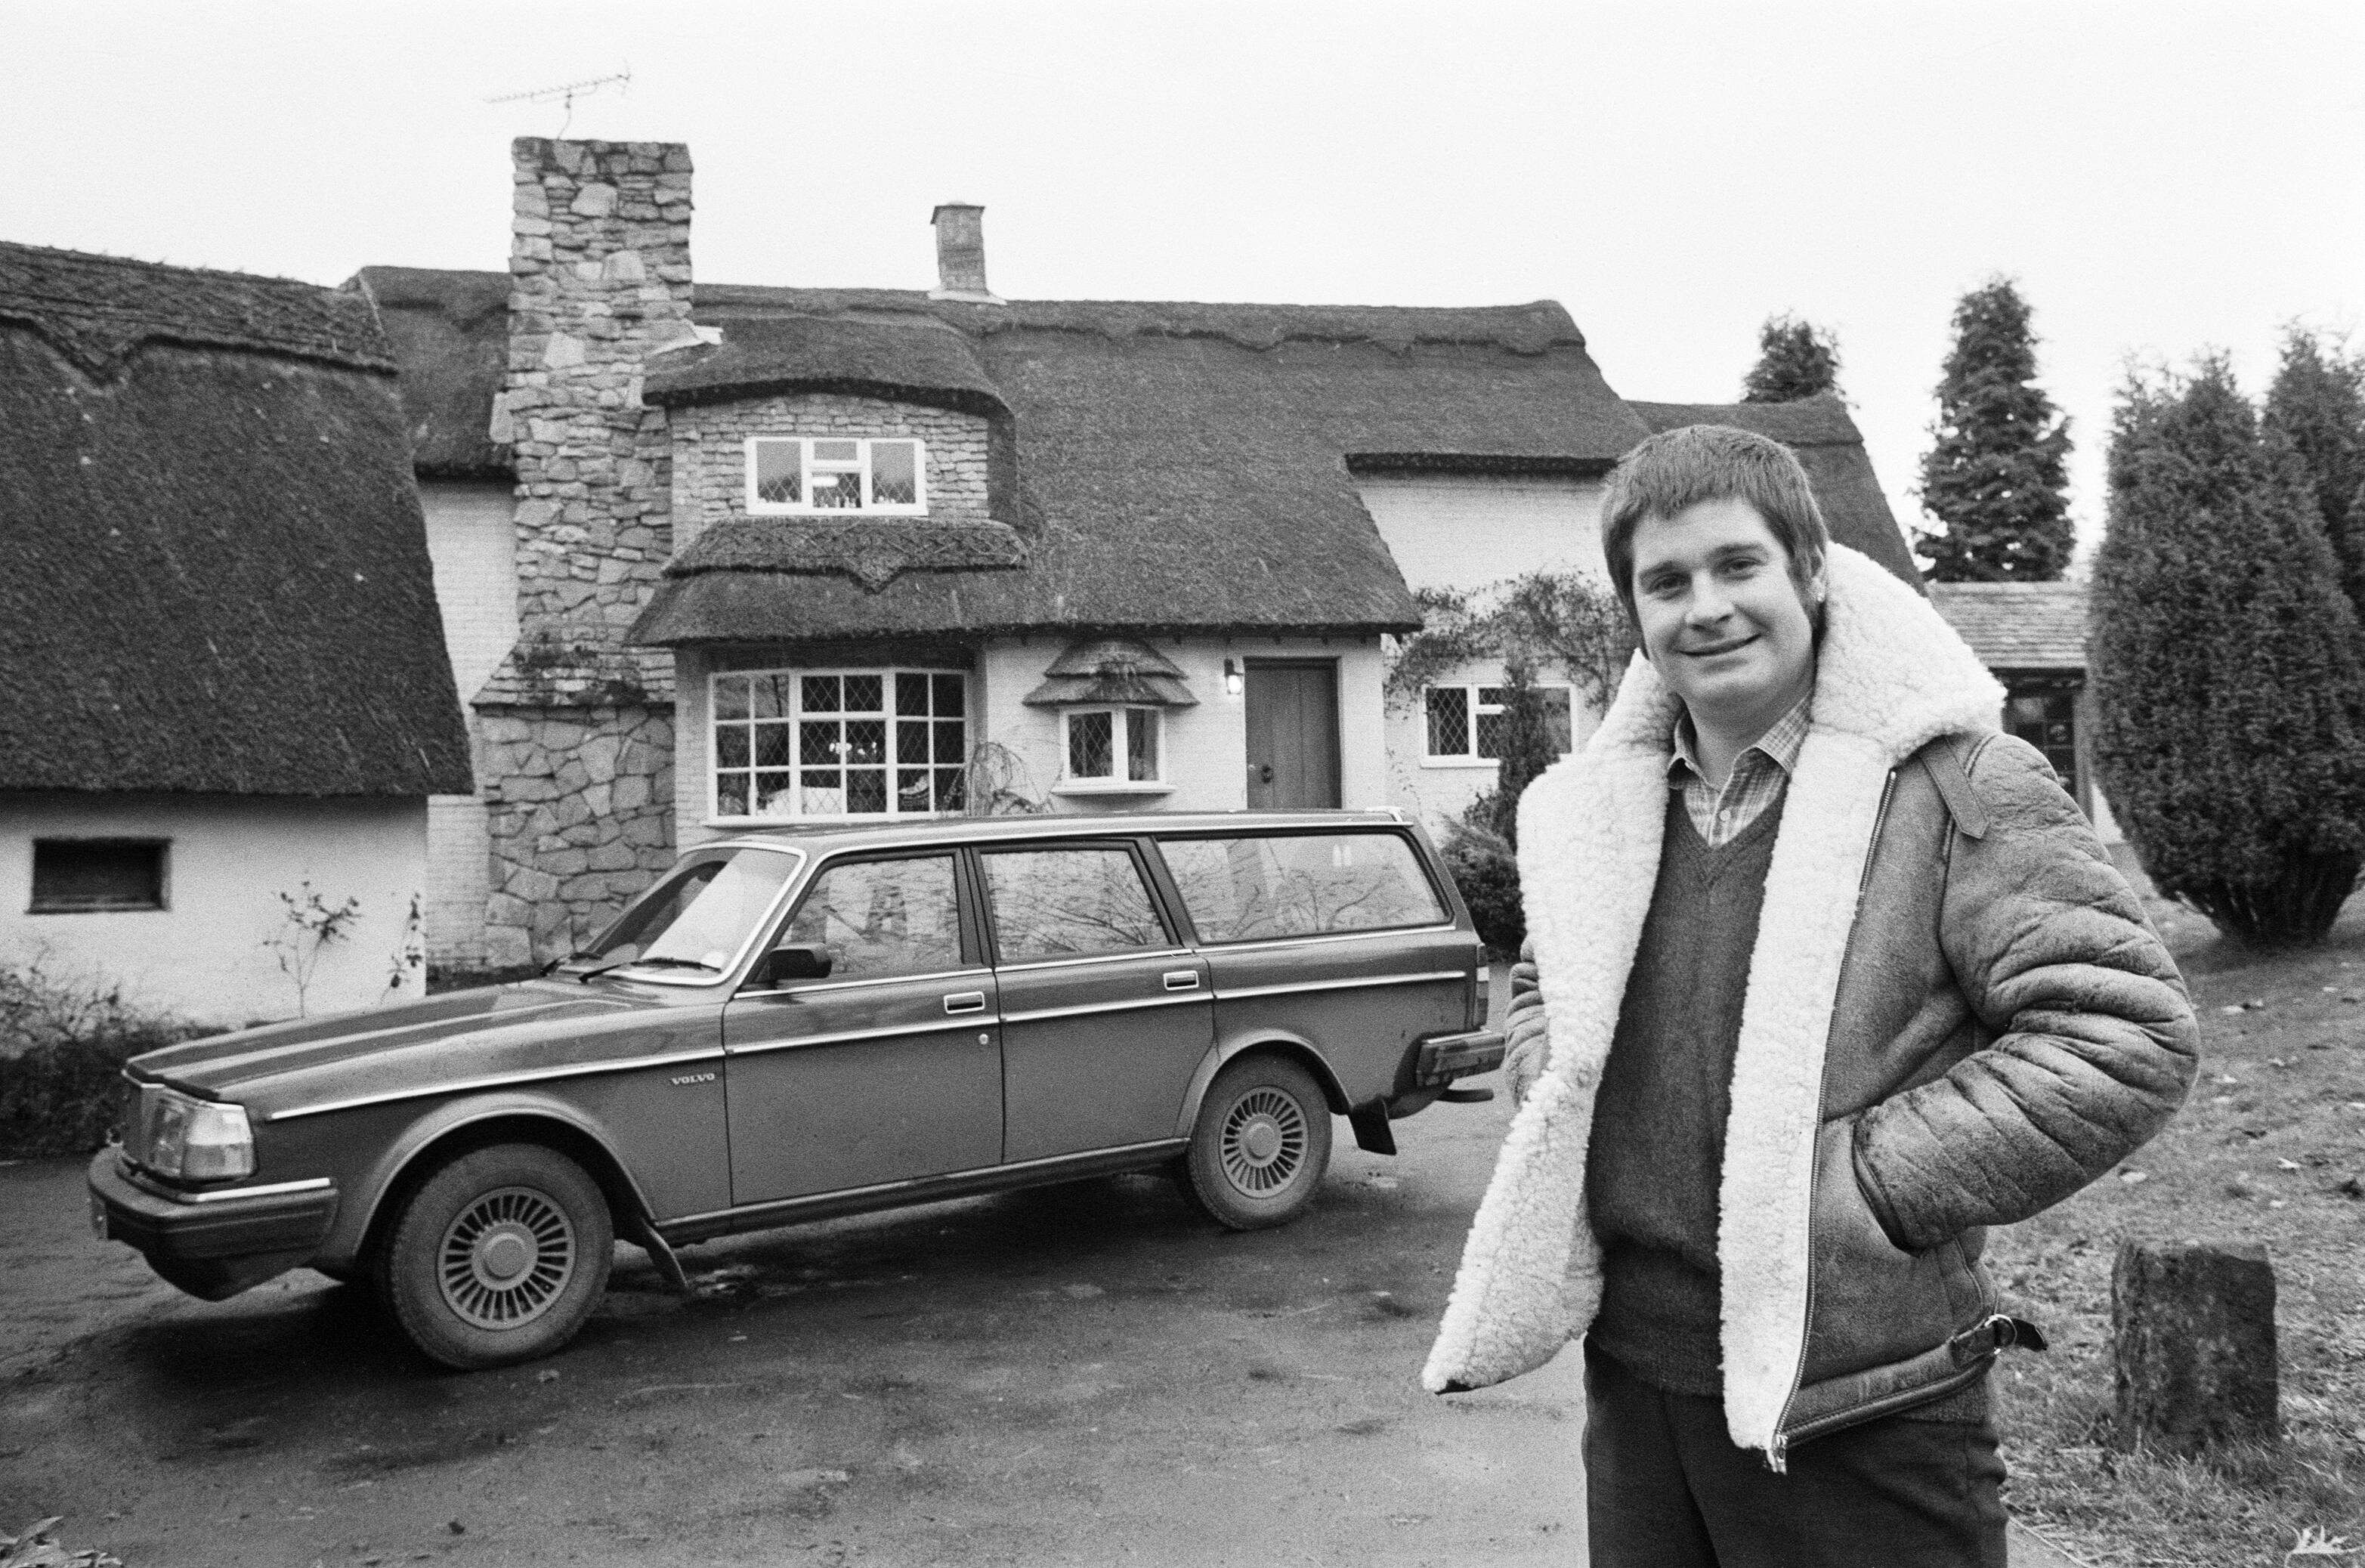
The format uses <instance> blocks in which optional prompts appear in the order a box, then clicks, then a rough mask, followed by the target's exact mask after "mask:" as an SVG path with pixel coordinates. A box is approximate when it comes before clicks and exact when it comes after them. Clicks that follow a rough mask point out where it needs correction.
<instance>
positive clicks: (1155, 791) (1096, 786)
mask: <svg viewBox="0 0 2365 1568" xmlns="http://www.w3.org/2000/svg"><path fill="white" fill-rule="evenodd" d="M1051 793H1053V794H1054V795H1171V794H1172V793H1174V786H1173V785H1171V784H1165V783H1160V782H1159V781H1158V780H1156V779H1148V780H1145V781H1143V782H1141V783H1138V784H1137V783H1134V782H1132V781H1131V780H1130V779H1125V778H1062V779H1060V780H1059V782H1058V783H1057V784H1054V785H1052V786H1051Z"/></svg>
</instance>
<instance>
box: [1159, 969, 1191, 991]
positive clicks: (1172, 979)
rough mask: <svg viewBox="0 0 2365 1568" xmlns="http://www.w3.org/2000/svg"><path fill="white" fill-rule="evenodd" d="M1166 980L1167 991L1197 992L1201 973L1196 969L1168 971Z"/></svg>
mask: <svg viewBox="0 0 2365 1568" xmlns="http://www.w3.org/2000/svg"><path fill="white" fill-rule="evenodd" d="M1164 978H1165V980H1166V989H1167V990H1169V991H1196V990H1198V989H1199V971H1198V970H1196V969H1169V970H1167V971H1166V974H1165V977H1164Z"/></svg>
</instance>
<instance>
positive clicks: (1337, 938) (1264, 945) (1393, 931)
mask: <svg viewBox="0 0 2365 1568" xmlns="http://www.w3.org/2000/svg"><path fill="white" fill-rule="evenodd" d="M1459 929H1461V928H1460V927H1459V926H1457V925H1455V924H1453V923H1452V921H1450V920H1449V921H1447V922H1445V923H1444V924H1440V925H1382V926H1377V927H1374V928H1373V929H1372V930H1370V931H1339V932H1332V933H1330V934H1328V935H1321V936H1259V937H1254V938H1251V939H1250V940H1249V941H1245V942H1209V941H1205V940H1202V941H1201V942H1200V944H1199V948H1200V951H1202V952H1206V953H1259V952H1264V951H1267V950H1269V949H1272V948H1279V947H1319V946H1328V944H1330V943H1333V942H1375V941H1378V940H1379V939H1380V938H1382V937H1386V936H1428V935H1435V934H1436V933H1438V932H1440V931H1456V930H1459Z"/></svg>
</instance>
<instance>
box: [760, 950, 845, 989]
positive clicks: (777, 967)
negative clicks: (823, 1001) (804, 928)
mask: <svg viewBox="0 0 2365 1568" xmlns="http://www.w3.org/2000/svg"><path fill="white" fill-rule="evenodd" d="M831 967H832V959H831V958H830V954H829V949H828V948H826V947H824V946H822V945H821V944H819V943H818V942H783V943H781V944H780V945H779V946H777V947H775V948H773V949H772V950H771V951H770V952H768V953H767V954H765V955H764V963H763V967H762V969H761V974H762V977H763V979H764V980H767V981H768V982H770V983H771V984H773V985H793V984H794V983H795V982H797V981H798V980H827V979H829V971H830V969H831Z"/></svg>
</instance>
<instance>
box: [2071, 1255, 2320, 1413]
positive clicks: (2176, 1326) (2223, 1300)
mask: <svg viewBox="0 0 2365 1568" xmlns="http://www.w3.org/2000/svg"><path fill="white" fill-rule="evenodd" d="M2111 1328H2112V1341H2113V1347H2112V1348H2113V1359H2114V1360H2115V1361H2116V1363H2117V1372H2118V1414H2117V1419H2116V1421H2115V1422H2114V1423H2113V1444H2114V1446H2116V1447H2119V1448H2122V1449H2134V1448H2138V1447H2141V1448H2149V1449H2157V1450H2162V1451H2165V1452H2168V1453H2173V1454H2186V1455H2190V1454H2193V1453H2198V1452H2199V1451H2201V1450H2203V1449H2205V1448H2208V1447H2210V1446H2212V1445H2214V1444H2216V1443H2221V1442H2225V1441H2248V1442H2264V1443H2272V1442H2277V1441H2279V1440H2281V1435H2282V1431H2281V1420H2280V1418H2279V1417H2278V1415H2277V1409H2276V1400H2277V1382H2276V1369H2275V1271H2274V1268H2273V1266H2272V1265H2271V1264H2270V1263H2269V1262H2268V1261H2267V1249H2265V1248H2264V1247H2261V1246H2259V1245H2258V1244H2257V1243H2255V1242H2234V1243H2226V1244H2221V1245H2209V1244H2205V1243H2202V1242H2182V1243H2161V1242H2132V1241H2131V1242H2127V1243H2125V1244H2124V1245H2123V1246H2121V1247H2120V1249H2119V1255H2118V1259H2117V1260H2116V1262H2115V1263H2114V1264H2113V1266H2112V1269H2111Z"/></svg>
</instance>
